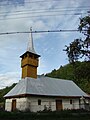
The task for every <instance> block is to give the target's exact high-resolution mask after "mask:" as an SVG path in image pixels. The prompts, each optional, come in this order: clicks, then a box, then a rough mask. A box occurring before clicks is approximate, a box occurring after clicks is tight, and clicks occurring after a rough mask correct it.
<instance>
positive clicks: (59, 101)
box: [56, 100, 63, 111]
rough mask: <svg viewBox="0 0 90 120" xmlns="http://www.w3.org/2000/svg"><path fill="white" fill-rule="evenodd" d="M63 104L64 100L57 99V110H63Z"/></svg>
mask: <svg viewBox="0 0 90 120" xmlns="http://www.w3.org/2000/svg"><path fill="white" fill-rule="evenodd" d="M62 109H63V105H62V100H56V110H58V111H59V110H62Z"/></svg>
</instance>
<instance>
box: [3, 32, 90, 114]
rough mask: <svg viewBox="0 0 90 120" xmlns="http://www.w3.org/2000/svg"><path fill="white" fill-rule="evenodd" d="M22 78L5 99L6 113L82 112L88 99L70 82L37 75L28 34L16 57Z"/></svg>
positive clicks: (34, 54)
mask: <svg viewBox="0 0 90 120" xmlns="http://www.w3.org/2000/svg"><path fill="white" fill-rule="evenodd" d="M20 57H21V68H22V78H21V80H20V81H19V83H18V84H17V85H16V86H15V87H14V88H13V89H12V90H11V91H10V92H8V93H7V94H6V95H5V96H4V97H5V110H6V111H14V110H16V109H17V110H20V111H26V110H29V111H32V112H37V111H43V110H52V111H55V110H64V109H81V108H83V109H86V107H87V106H88V108H89V105H90V97H89V96H88V95H87V94H86V93H85V92H83V91H82V90H81V89H80V88H79V87H78V86H77V85H76V84H75V83H74V82H73V81H71V80H63V79H56V78H50V77H45V76H38V75H37V67H38V62H39V57H40V55H38V54H37V53H36V52H35V50H34V45H33V38H32V30H31V32H30V39H29V43H28V47H27V51H26V52H25V53H24V54H23V55H21V56H20Z"/></svg>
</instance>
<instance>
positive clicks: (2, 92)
mask: <svg viewBox="0 0 90 120" xmlns="http://www.w3.org/2000/svg"><path fill="white" fill-rule="evenodd" d="M15 85H16V83H14V84H13V85H11V86H10V87H6V88H4V89H1V90H0V104H2V103H3V102H4V100H5V99H4V98H3V96H4V95H5V94H6V93H8V92H9V91H10V90H11V89H12V88H13V87H14V86H15Z"/></svg>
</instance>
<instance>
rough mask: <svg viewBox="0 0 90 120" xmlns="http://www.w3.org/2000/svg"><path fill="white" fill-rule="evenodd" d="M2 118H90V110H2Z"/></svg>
mask: <svg viewBox="0 0 90 120" xmlns="http://www.w3.org/2000/svg"><path fill="white" fill-rule="evenodd" d="M0 120H90V111H83V110H72V111H71V110H64V111H59V112H56V111H55V112H37V113H31V112H5V111H0Z"/></svg>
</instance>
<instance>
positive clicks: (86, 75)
mask: <svg viewBox="0 0 90 120" xmlns="http://www.w3.org/2000/svg"><path fill="white" fill-rule="evenodd" d="M45 76H48V77H54V78H60V79H66V80H73V81H74V82H75V83H76V84H77V85H78V86H79V87H80V88H81V89H82V90H84V91H85V92H87V93H90V62H89V61H85V62H76V63H75V65H74V66H73V64H67V65H65V66H60V68H59V69H57V70H56V69H54V70H52V72H51V73H47V74H46V75H45Z"/></svg>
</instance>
